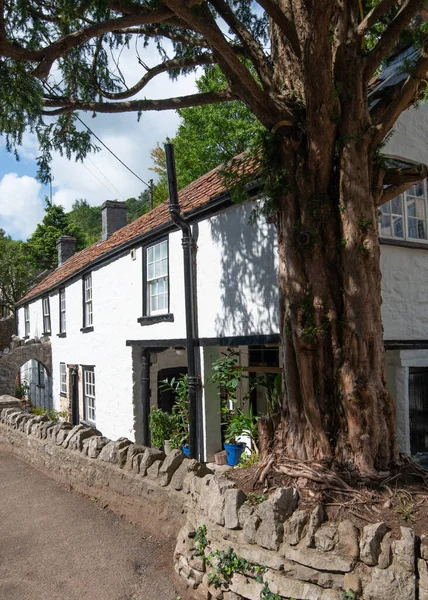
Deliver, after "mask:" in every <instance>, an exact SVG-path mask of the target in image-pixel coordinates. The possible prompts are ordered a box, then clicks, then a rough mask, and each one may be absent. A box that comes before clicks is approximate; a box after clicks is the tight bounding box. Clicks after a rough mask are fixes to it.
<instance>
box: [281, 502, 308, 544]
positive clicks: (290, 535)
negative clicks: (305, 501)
mask: <svg viewBox="0 0 428 600" xmlns="http://www.w3.org/2000/svg"><path fill="white" fill-rule="evenodd" d="M306 521H307V516H306V512H305V511H304V510H296V511H295V512H294V513H293V514H292V515H291V517H290V518H289V519H288V521H287V522H286V523H285V525H284V539H285V541H286V542H287V544H290V546H295V545H296V544H298V543H299V542H300V540H301V539H302V535H303V530H304V528H305V525H306Z"/></svg>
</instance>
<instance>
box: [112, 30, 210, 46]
mask: <svg viewBox="0 0 428 600" xmlns="http://www.w3.org/2000/svg"><path fill="white" fill-rule="evenodd" d="M112 33H123V34H125V35H146V36H147V37H164V38H167V39H169V40H171V41H173V42H180V43H181V44H185V45H186V46H190V47H191V48H199V47H200V48H208V44H207V43H206V42H205V40H204V39H202V38H192V37H190V36H188V35H185V34H184V33H183V34H180V33H175V32H172V31H167V30H163V29H160V28H159V27H153V28H145V27H137V28H132V29H115V30H114V31H112Z"/></svg>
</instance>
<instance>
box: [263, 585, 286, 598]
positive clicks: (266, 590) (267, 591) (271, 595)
mask: <svg viewBox="0 0 428 600" xmlns="http://www.w3.org/2000/svg"><path fill="white" fill-rule="evenodd" d="M260 600H282V598H281V596H279V595H278V594H274V593H273V592H271V591H270V589H269V585H268V583H267V582H265V584H264V586H263V589H262V591H261V592H260Z"/></svg>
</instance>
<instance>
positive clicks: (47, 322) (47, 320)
mask: <svg viewBox="0 0 428 600" xmlns="http://www.w3.org/2000/svg"><path fill="white" fill-rule="evenodd" d="M42 310H43V333H50V332H51V313H50V307H49V298H48V297H47V296H46V298H42Z"/></svg>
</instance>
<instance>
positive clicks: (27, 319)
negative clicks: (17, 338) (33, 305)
mask: <svg viewBox="0 0 428 600" xmlns="http://www.w3.org/2000/svg"><path fill="white" fill-rule="evenodd" d="M24 323H25V337H29V336H30V307H29V306H28V304H26V305H25V306H24Z"/></svg>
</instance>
